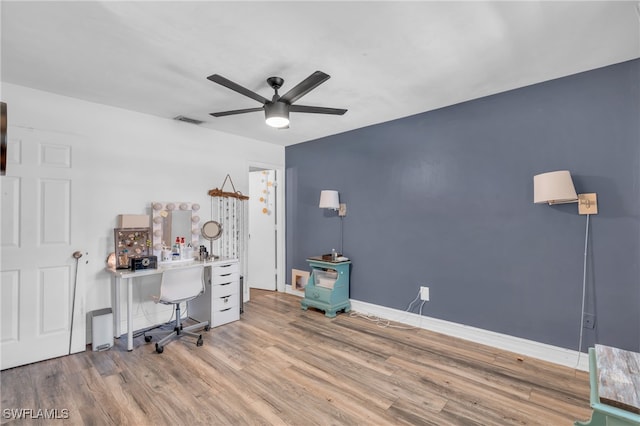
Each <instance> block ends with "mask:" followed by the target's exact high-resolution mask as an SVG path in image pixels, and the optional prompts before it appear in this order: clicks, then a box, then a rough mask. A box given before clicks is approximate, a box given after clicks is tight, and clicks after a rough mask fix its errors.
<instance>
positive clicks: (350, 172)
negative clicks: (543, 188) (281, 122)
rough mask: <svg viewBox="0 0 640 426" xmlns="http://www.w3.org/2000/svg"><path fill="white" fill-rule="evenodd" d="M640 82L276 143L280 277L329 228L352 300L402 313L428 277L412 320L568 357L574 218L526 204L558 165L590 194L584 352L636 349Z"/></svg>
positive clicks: (579, 222) (602, 78)
mask: <svg viewBox="0 0 640 426" xmlns="http://www.w3.org/2000/svg"><path fill="white" fill-rule="evenodd" d="M639 82H640V60H634V61H629V62H625V63H621V64H616V65H613V66H609V67H605V68H600V69H597V70H593V71H589V72H585V73H581V74H577V75H573V76H569V77H565V78H561V79H557V80H552V81H548V82H544V83H541V84H536V85H533V86H528V87H525V88H521V89H517V90H512V91H509V92H505V93H501V94H497V95H494V96H489V97H485V98H482V99H477V100H473V101H469V102H465V103H462V104H458V105H453V106H450V107H447V108H442V109H439V110H435V111H429V112H425V113H422V114H418V115H414V116H411V117H407V118H403V119H399V120H394V121H391V122H387V123H383V124H379V125H374V126H370V127H366V128H362V129H358V130H354V131H350V132H346V133H342V134H338V135H334V136H330V137H326V138H323V139H320V140H315V141H310V142H306V143H302V144H297V145H293V146H289V147H287V148H286V179H287V180H286V200H287V206H286V214H287V217H286V220H287V229H286V232H287V237H286V238H287V270H290V269H291V268H296V269H308V265H307V263H306V262H305V258H306V257H308V256H313V255H320V254H322V253H329V252H330V251H331V249H332V248H336V249H338V250H339V249H340V246H341V236H342V240H343V244H344V247H343V251H344V254H345V255H346V256H348V257H349V258H350V259H351V260H352V262H353V264H352V269H351V298H352V299H356V300H360V301H364V302H369V303H373V304H377V305H381V306H386V307H390V308H395V309H399V310H405V309H407V307H408V305H409V303H410V302H411V301H412V300H414V298H415V297H416V296H417V294H418V289H419V286H420V285H427V286H429V287H430V289H431V301H430V302H427V303H426V304H425V305H424V308H423V315H427V316H430V317H435V318H440V319H443V320H447V321H453V322H456V323H461V324H466V325H470V326H474V327H479V328H483V329H487V330H492V331H495V332H499V333H505V334H509V335H512V336H518V337H522V338H526V339H530V340H535V341H538V342H543V343H548V344H551V345H555V346H560V347H565V348H569V349H574V350H576V349H577V346H578V340H579V332H580V319H581V302H582V276H583V259H584V241H585V230H586V216H580V215H578V208H577V204H566V205H558V206H548V205H546V204H533V176H534V175H535V174H539V173H543V172H548V171H554V170H565V169H566V170H570V171H571V173H572V176H573V179H574V183H575V186H576V190H577V192H578V193H584V192H596V193H597V194H598V206H599V214H597V215H594V216H591V218H590V234H589V250H588V260H589V263H588V277H587V285H586V288H587V292H586V312H588V313H592V314H594V315H595V317H596V327H595V329H585V330H584V344H583V350H586V349H585V348H586V347H588V346H592V345H593V344H594V343H602V344H608V345H613V346H616V347H619V348H622V349H627V350H634V351H638V350H640V266H639V264H640V124H639V121H640V87H639ZM374 89H375V88H372V90H374ZM424 96H429V94H428V93H425V94H424ZM347 114H348V113H347ZM322 189H335V190H338V191H339V192H340V201H341V202H343V203H346V204H347V216H346V217H345V218H344V219H340V218H338V217H337V215H336V214H335V213H333V212H330V211H327V210H323V209H319V208H318V201H319V197H320V191H321V190H322ZM341 220H342V223H341ZM341 225H342V229H341ZM413 312H417V311H416V310H415V309H414V310H413Z"/></svg>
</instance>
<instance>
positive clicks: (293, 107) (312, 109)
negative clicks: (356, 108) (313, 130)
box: [289, 105, 347, 115]
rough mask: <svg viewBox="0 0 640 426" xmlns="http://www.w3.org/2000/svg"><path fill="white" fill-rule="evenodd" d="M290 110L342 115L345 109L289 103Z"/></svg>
mask: <svg viewBox="0 0 640 426" xmlns="http://www.w3.org/2000/svg"><path fill="white" fill-rule="evenodd" d="M289 111H290V112H311V113H315V114H333V115H343V114H344V113H345V112H347V110H346V109H340V108H325V107H317V106H307V105H291V106H290V107H289Z"/></svg>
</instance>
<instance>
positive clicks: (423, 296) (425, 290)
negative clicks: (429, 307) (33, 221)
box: [420, 286, 429, 302]
mask: <svg viewBox="0 0 640 426" xmlns="http://www.w3.org/2000/svg"><path fill="white" fill-rule="evenodd" d="M420 300H424V301H426V302H428V301H429V287H423V286H421V287H420Z"/></svg>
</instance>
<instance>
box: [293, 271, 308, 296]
mask: <svg viewBox="0 0 640 426" xmlns="http://www.w3.org/2000/svg"><path fill="white" fill-rule="evenodd" d="M307 281H309V271H301V270H299V269H292V270H291V288H292V289H293V290H298V291H304V288H305V287H306V286H307Z"/></svg>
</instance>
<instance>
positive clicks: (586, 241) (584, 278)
mask: <svg viewBox="0 0 640 426" xmlns="http://www.w3.org/2000/svg"><path fill="white" fill-rule="evenodd" d="M589 216H590V215H587V226H586V229H585V232H584V263H583V267H582V308H581V310H580V340H579V341H578V360H577V361H576V367H577V366H578V365H579V364H580V354H581V352H582V335H583V331H584V301H585V296H586V293H587V291H586V290H587V247H588V244H589Z"/></svg>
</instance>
